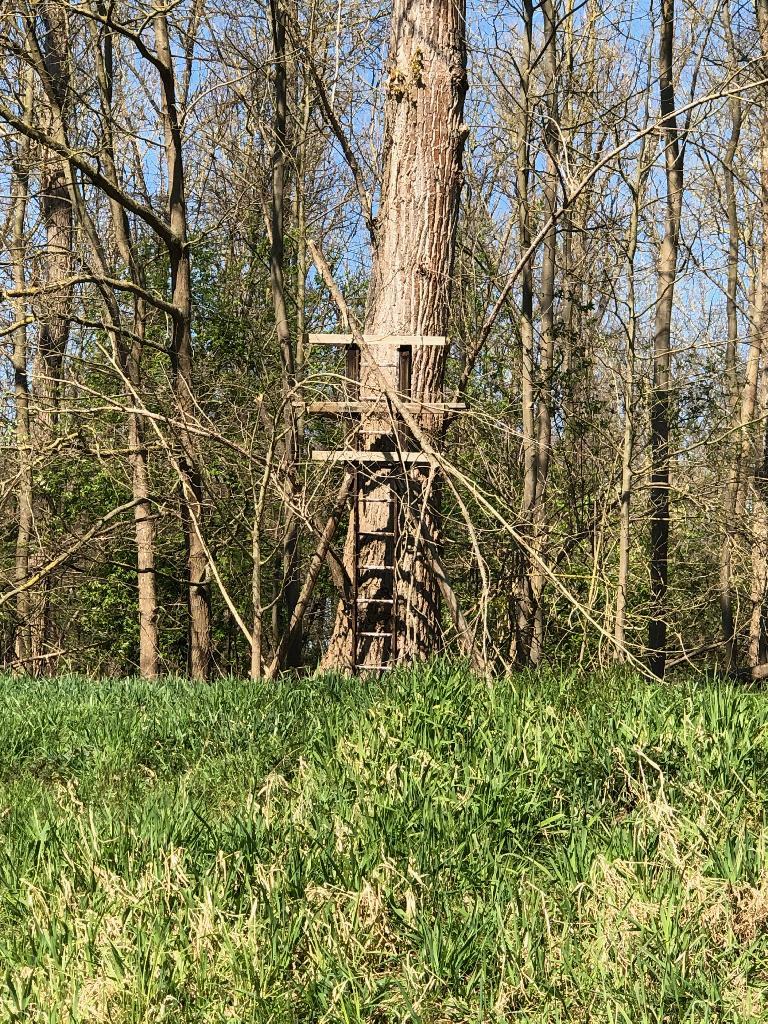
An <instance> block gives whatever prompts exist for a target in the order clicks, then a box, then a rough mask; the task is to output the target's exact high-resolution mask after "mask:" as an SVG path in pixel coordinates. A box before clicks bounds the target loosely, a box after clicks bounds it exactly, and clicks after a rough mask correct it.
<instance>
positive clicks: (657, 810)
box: [0, 667, 768, 1024]
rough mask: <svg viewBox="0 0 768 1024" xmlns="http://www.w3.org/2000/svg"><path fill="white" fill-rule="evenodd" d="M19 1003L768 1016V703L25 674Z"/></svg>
mask: <svg viewBox="0 0 768 1024" xmlns="http://www.w3.org/2000/svg"><path fill="white" fill-rule="evenodd" d="M0 701H2V708H3V712H2V715H1V716H0V821H1V822H2V832H1V834H0V965H2V967H1V969H2V975H4V984H3V986H2V989H1V990H0V1021H3V1022H4V1021H20V1022H21V1021H23V1022H25V1024H26V1022H29V1024H35V1022H38V1021H39V1022H43V1021H45V1022H54V1021H62V1022H64V1021H66V1022H69V1021H73V1022H74V1021H105V1022H107V1021H108V1022H110V1024H123V1022H126V1024H127V1022H132V1024H138V1022H150V1021H153V1022H154V1021H167V1022H173V1024H176V1022H183V1024H186V1022H193V1021H194V1022H200V1024H203V1022H205V1024H216V1022H225V1021H226V1022H230V1024H231V1022H250V1021H264V1022H274V1024H282V1022H289V1021H297V1022H304V1021H328V1022H337V1021H339V1022H353V1021H373V1022H380V1024H383V1022H389V1021H393V1022H394V1021H413V1022H419V1021H424V1022H433V1021H434V1022H438V1021H439V1022H449V1021H456V1022H459V1021H461V1022H464V1021H466V1022H470V1021H472V1022H476V1021H477V1022H479V1021H499V1022H500V1021H508V1020H520V1021H534V1022H539V1021H540V1022H544V1021H588V1022H603V1021H605V1022H626V1024H630V1022H631V1024H637V1022H646V1021H653V1022H659V1024H661V1022H676V1021H689V1022H691V1024H694V1022H696V1024H698V1022H703V1021H712V1022H724V1021H766V1020H768V999H766V995H765V992H766V989H767V988H768V821H767V820H766V800H767V799H768V696H766V695H763V694H760V693H749V692H744V691H740V690H739V689H737V688H733V687H729V686H725V685H719V684H706V685H704V684H701V685H699V686H694V685H692V684H691V685H679V686H668V687H663V686H652V685H649V684H647V683H645V682H642V681H639V680H633V679H631V678H618V677H615V678H611V677H604V678H590V679H584V678H580V677H574V678H572V679H571V678H556V677H552V676H550V677H546V676H545V677H538V678H533V677H531V678H518V679H512V680H506V681H500V682H497V683H494V684H492V685H491V684H488V683H487V682H486V681H483V680H479V679H475V678H472V677H470V676H468V675H467V674H466V673H464V672H462V671H460V670H458V669H456V670H453V669H451V668H449V667H436V668H434V669H431V670H422V671H419V672H414V673H403V674H401V675H398V676H394V677H389V678H387V679H385V680H384V681H382V682H381V683H379V682H376V683H371V682H365V681H362V680H352V681H349V680H339V679H333V678H325V679H318V680H304V681H300V682H298V683H296V682H290V683H289V682H285V683H280V684H277V685H273V686H269V687H266V686H257V685H254V684H250V683H244V682H232V681H227V682H221V683H217V684H214V685H212V686H210V687H196V686H192V685H190V684H188V683H183V682H178V681H170V682H166V683H163V684H160V685H155V686H152V685H147V684H143V683H140V682H135V681H123V682H103V683H93V682H89V681H86V680H80V679H73V678H62V679H57V680H53V681H44V682H39V681H37V682H35V681H20V680H18V679H5V680H2V681H0Z"/></svg>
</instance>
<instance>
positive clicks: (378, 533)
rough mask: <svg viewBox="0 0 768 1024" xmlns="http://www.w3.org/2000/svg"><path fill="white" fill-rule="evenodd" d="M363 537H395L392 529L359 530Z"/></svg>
mask: <svg viewBox="0 0 768 1024" xmlns="http://www.w3.org/2000/svg"><path fill="white" fill-rule="evenodd" d="M358 533H359V535H360V536H361V537H394V536H395V534H394V532H393V531H392V530H358Z"/></svg>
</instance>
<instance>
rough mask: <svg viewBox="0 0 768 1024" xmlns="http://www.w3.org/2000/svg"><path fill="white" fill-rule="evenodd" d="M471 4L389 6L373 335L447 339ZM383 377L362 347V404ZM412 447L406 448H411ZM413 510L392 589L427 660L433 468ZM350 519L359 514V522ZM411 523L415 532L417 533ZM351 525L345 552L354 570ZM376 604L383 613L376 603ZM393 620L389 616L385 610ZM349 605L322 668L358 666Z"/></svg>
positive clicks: (431, 372)
mask: <svg viewBox="0 0 768 1024" xmlns="http://www.w3.org/2000/svg"><path fill="white" fill-rule="evenodd" d="M464 20H465V12H464V3H463V2H461V0H459V2H455V0H415V2H414V0H410V2H409V0H394V4H393V10H392V22H391V32H390V45H389V56H388V64H387V75H388V77H387V99H386V106H385V136H384V146H383V171H382V185H381V201H380V206H379V211H378V215H377V217H376V225H375V237H374V258H373V268H372V277H371V285H370V290H369V296H368V308H367V312H366V319H365V328H364V332H365V333H366V334H373V335H410V336H414V335H416V336H434V335H438V336H439V335H442V336H444V335H446V333H447V331H448V325H449V319H450V316H449V314H450V309H449V300H450V289H451V277H452V272H453V262H454V249H455V237H456V225H457V220H458V212H459V197H460V192H461V184H462V169H461V164H462V153H463V148H464V142H465V138H466V134H467V129H466V126H465V125H464V121H463V109H464V96H465V93H466V87H467V80H466V47H465V24H464ZM444 366H445V351H444V349H442V348H440V347H422V348H415V349H414V351H413V361H412V368H411V388H410V390H411V397H412V400H414V401H424V402H435V401H440V400H441V399H442V391H443V389H442V385H443V373H444ZM382 376H383V378H384V379H385V380H386V382H387V386H388V387H389V388H391V390H392V391H394V392H396V391H397V390H398V387H399V358H398V351H397V348H395V347H385V346H364V348H363V351H362V353H361V360H360V399H361V400H363V401H365V400H367V399H374V400H375V399H378V398H380V396H381V392H382ZM417 420H418V425H419V428H420V429H421V430H422V431H423V432H424V434H425V435H426V436H427V437H429V438H430V441H432V440H434V441H435V442H437V439H438V433H439V427H440V418H439V416H437V415H434V414H427V413H420V414H419V415H418V416H417ZM363 426H364V430H365V431H366V433H365V434H364V436H363V437H362V439H361V447H362V448H364V449H370V450H375V449H391V448H392V447H393V445H394V444H396V442H397V438H396V437H395V436H394V430H393V425H392V420H391V417H390V416H388V415H386V414H382V413H379V414H378V415H376V416H372V417H370V418H369V419H368V420H367V421H366V422H365V423H364V425H363ZM405 447H407V444H406V445H405ZM388 473H389V470H387V469H384V470H374V471H372V472H371V474H370V480H369V481H368V482H367V483H366V484H365V485H364V493H363V496H362V499H361V501H360V504H359V513H358V520H359V522H358V524H357V525H358V542H359V554H360V561H361V562H363V563H364V564H370V565H374V564H378V563H382V562H383V561H384V560H385V559H386V558H387V557H388V556H389V557H391V556H392V550H391V546H390V545H389V544H388V542H387V539H386V538H385V537H383V536H382V535H383V534H386V533H388V532H390V531H391V530H392V526H393V523H392V521H391V515H390V513H391V509H390V504H389V502H390V499H391V498H392V489H391V485H390V483H389V482H388ZM404 486H405V488H406V496H405V497H404V498H403V500H404V501H405V502H406V503H407V506H408V512H409V514H408V515H406V516H405V517H404V521H403V523H402V527H401V528H402V536H401V542H403V547H402V548H401V549H400V551H399V555H398V561H399V567H398V568H399V580H398V583H397V591H398V592H399V594H400V595H401V596H402V601H401V607H399V609H398V612H397V617H398V641H397V652H396V656H397V660H401V661H407V660H411V659H414V658H421V657H425V656H427V655H429V654H430V653H432V652H433V651H434V650H435V649H436V648H437V645H438V643H439V637H440V622H439V597H438V594H439V588H438V583H437V581H436V580H435V578H434V575H433V574H432V573H431V571H430V569H429V559H428V557H427V555H428V553H429V552H430V551H431V550H434V549H435V547H436V545H437V542H438V531H439V508H438V504H439V501H438V490H439V489H438V488H436V487H435V486H434V475H433V474H432V473H431V472H430V470H429V469H427V468H422V467H414V468H410V469H409V471H408V473H407V479H406V480H405V481H404ZM353 519H354V517H353ZM413 523H416V524H418V527H417V528H414V527H413V525H412V524H413ZM353 529H354V523H353V524H352V525H351V527H350V530H349V532H348V535H347V541H346V544H345V550H344V560H345V565H346V568H347V572H348V573H349V575H350V576H351V575H352V573H353V572H354V564H353V555H354V537H353V534H352V530H353ZM383 594H384V588H383V586H382V578H381V576H380V575H379V576H377V574H376V573H375V572H374V571H371V572H370V573H368V574H366V576H365V578H364V579H363V581H362V583H361V587H360V595H361V596H362V597H363V598H365V599H366V600H371V599H372V598H374V597H376V596H381V595H383ZM376 607H377V606H376V605H374V604H372V603H371V604H367V605H361V606H360V608H361V612H360V615H361V617H360V618H359V619H358V628H359V631H360V632H365V631H375V630H376V629H377V628H380V625H379V618H378V616H379V614H380V612H377V611H376V610H375V609H376ZM378 607H379V608H380V607H381V606H378ZM387 614H389V613H387ZM382 646H383V645H382V642H381V641H377V640H373V639H372V640H370V641H369V642H367V643H364V644H363V645H362V649H361V651H360V654H361V658H360V667H361V668H363V669H366V668H373V667H375V666H377V665H379V664H381V663H382V659H383V658H385V659H386V651H384V650H383V649H382ZM352 647H353V644H352V608H351V606H350V603H349V602H348V601H342V602H341V603H340V605H339V608H338V612H337V618H336V624H335V629H334V634H333V637H332V639H331V643H330V646H329V650H328V653H327V656H326V663H329V664H333V665H337V666H341V667H345V668H350V667H352V665H353V656H354V652H353V650H352Z"/></svg>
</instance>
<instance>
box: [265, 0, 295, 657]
mask: <svg viewBox="0 0 768 1024" xmlns="http://www.w3.org/2000/svg"><path fill="white" fill-rule="evenodd" d="M270 16H271V22H272V43H273V48H274V58H275V89H274V119H273V130H274V148H273V151H272V210H271V225H272V231H271V235H272V238H271V247H270V283H271V289H272V302H273V306H274V310H275V326H276V330H277V338H278V342H279V345H280V358H281V363H282V372H283V420H284V427H285V439H284V442H283V447H284V458H285V474H286V477H287V480H288V487H289V492H290V497H291V500H290V503H289V505H288V507H287V508H286V522H285V530H284V534H283V556H282V561H283V573H282V593H281V602H280V604H281V613H282V614H281V615H280V616H279V620H280V619H281V620H282V623H281V625H282V628H283V629H289V627H290V623H291V620H292V618H293V614H294V611H295V609H296V602H297V600H298V597H299V577H298V553H299V551H298V549H299V521H298V518H297V516H296V514H295V512H294V509H293V508H292V507H291V506H292V504H293V503H294V501H295V499H296V497H297V493H298V488H297V482H296V458H297V454H298V428H297V423H296V410H295V408H294V406H293V403H292V397H293V395H294V392H295V385H296V367H295V359H294V351H293V345H292V343H291V330H290V324H289V321H288V305H287V302H286V298H285V192H286V147H287V115H288V77H287V61H286V50H285V17H286V14H285V9H284V7H283V0H270ZM279 620H278V621H279ZM300 663H301V630H298V631H296V633H295V634H293V635H292V640H291V642H290V644H289V645H288V649H287V651H286V660H285V664H286V666H287V667H289V668H295V667H297V666H298V665H299V664H300Z"/></svg>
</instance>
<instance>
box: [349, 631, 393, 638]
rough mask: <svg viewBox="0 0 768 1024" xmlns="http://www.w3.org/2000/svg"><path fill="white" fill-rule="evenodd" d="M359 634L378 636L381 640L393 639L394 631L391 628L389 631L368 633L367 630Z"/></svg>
mask: <svg viewBox="0 0 768 1024" xmlns="http://www.w3.org/2000/svg"><path fill="white" fill-rule="evenodd" d="M357 635H358V636H369V637H377V638H378V639H379V640H391V639H392V632H391V630H390V632H389V633H367V632H365V631H362V632H360V633H358V634H357Z"/></svg>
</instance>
